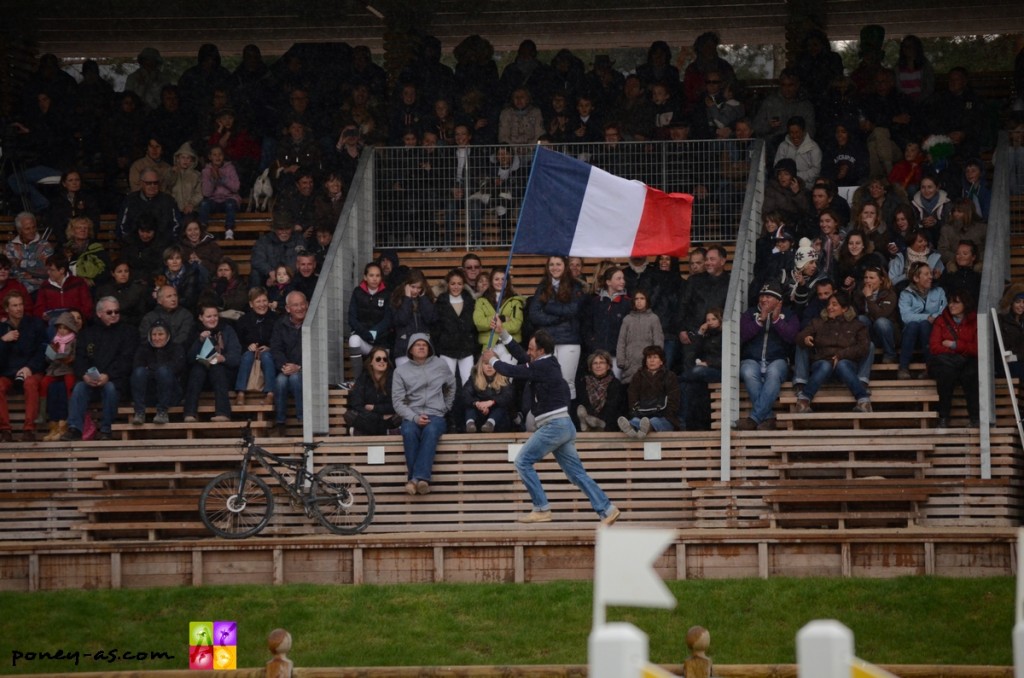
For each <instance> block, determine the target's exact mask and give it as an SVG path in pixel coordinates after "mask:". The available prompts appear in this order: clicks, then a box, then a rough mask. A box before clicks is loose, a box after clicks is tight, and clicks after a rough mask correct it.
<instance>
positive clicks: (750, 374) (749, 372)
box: [740, 358, 789, 424]
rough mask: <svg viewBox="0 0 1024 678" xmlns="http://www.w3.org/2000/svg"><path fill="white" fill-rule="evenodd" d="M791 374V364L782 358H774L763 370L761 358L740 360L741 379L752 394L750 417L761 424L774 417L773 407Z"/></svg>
mask: <svg viewBox="0 0 1024 678" xmlns="http://www.w3.org/2000/svg"><path fill="white" fill-rule="evenodd" d="M787 374H789V364H788V363H787V362H786V361H785V360H784V359H782V358H779V359H777V360H772V361H771V362H769V363H768V364H767V365H765V369H764V371H763V372H762V370H761V361H760V360H749V359H748V360H743V361H741V362H740V379H741V380H742V381H743V386H744V387H745V388H746V389H747V393H748V394H749V395H750V403H751V405H752V407H751V410H750V418H751V419H753V420H754V421H755V422H757V423H758V424H760V423H761V422H762V421H765V420H767V419H771V418H772V407H773V406H774V405H775V401H776V400H778V399H779V391H781V390H782V382H784V381H785V380H786V375H787Z"/></svg>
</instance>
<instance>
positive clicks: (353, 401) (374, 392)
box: [344, 346, 402, 436]
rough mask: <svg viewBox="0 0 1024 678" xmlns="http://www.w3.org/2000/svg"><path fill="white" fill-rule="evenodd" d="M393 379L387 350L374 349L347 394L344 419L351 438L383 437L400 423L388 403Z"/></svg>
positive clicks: (392, 407) (393, 408) (391, 405)
mask: <svg viewBox="0 0 1024 678" xmlns="http://www.w3.org/2000/svg"><path fill="white" fill-rule="evenodd" d="M393 377H394V370H393V369H392V368H391V361H390V360H389V359H388V351H387V349H385V348H384V347H382V346H374V347H373V349H372V350H371V351H370V354H369V355H368V356H366V361H365V365H364V366H363V371H362V372H361V373H360V374H359V377H358V378H357V379H356V382H355V384H354V385H353V386H352V388H351V389H350V390H349V392H348V409H347V410H345V414H344V418H345V423H346V424H347V425H348V426H350V427H351V429H350V430H349V433H350V434H351V435H354V436H358V435H367V436H376V435H384V434H385V433H388V432H389V431H390V430H391V429H397V428H398V427H399V426H401V424H402V419H401V417H399V416H398V415H397V414H395V406H394V405H393V404H392V403H391V380H392V379H393Z"/></svg>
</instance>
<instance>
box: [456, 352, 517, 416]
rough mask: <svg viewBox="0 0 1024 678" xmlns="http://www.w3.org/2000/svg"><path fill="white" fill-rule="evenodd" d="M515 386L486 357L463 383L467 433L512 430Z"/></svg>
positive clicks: (478, 362)
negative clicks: (485, 360) (487, 361)
mask: <svg viewBox="0 0 1024 678" xmlns="http://www.w3.org/2000/svg"><path fill="white" fill-rule="evenodd" d="M514 393H515V389H513V388H512V384H511V382H510V381H509V379H508V378H507V377H503V376H502V375H500V374H498V373H497V372H495V371H494V368H493V367H492V366H491V365H490V364H489V363H486V362H484V361H483V360H482V359H481V360H478V361H477V364H476V367H474V368H473V371H472V373H471V376H470V379H469V380H468V381H467V382H466V384H465V386H463V387H462V397H463V401H464V402H465V404H466V433H476V432H477V431H481V432H482V433H494V432H495V431H497V432H499V433H504V432H507V431H511V430H512V420H511V410H512V403H513V400H514Z"/></svg>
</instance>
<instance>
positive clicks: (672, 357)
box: [665, 337, 693, 374]
mask: <svg viewBox="0 0 1024 678" xmlns="http://www.w3.org/2000/svg"><path fill="white" fill-rule="evenodd" d="M680 353H682V351H681V350H680V343H679V339H677V338H675V337H665V367H666V369H668V370H669V371H671V372H676V373H677V374H685V373H686V371H687V369H686V368H688V367H693V365H684V366H680V365H679V354H680Z"/></svg>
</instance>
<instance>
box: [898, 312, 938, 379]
mask: <svg viewBox="0 0 1024 678" xmlns="http://www.w3.org/2000/svg"><path fill="white" fill-rule="evenodd" d="M931 336H932V324H931V323H930V322H928V321H927V320H915V321H914V322H909V323H905V324H904V325H903V339H902V340H901V341H900V369H901V370H906V369H909V367H910V358H911V357H913V355H914V349H919V350H920V351H921V354H922V356H923V358H924V361H925V362H928V340H929V339H930V338H931Z"/></svg>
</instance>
